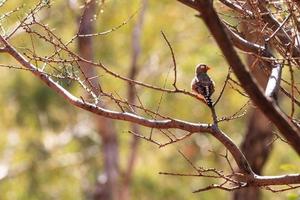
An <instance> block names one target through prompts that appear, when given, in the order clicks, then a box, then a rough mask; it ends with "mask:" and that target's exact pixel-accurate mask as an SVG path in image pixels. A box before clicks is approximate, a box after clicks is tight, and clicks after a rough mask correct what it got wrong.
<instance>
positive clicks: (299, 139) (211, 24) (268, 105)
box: [178, 0, 300, 154]
mask: <svg viewBox="0 0 300 200" xmlns="http://www.w3.org/2000/svg"><path fill="white" fill-rule="evenodd" d="M178 1H179V2H181V3H183V4H185V5H187V6H189V7H191V8H194V9H195V10H197V11H198V12H200V13H201V16H202V19H203V20H204V22H205V23H206V25H207V27H208V28H209V30H210V31H211V33H212V35H213V36H214V38H215V40H216V41H217V44H218V45H219V47H220V49H221V50H222V52H223V54H224V56H225V58H226V60H227V62H228V63H229V65H230V66H231V67H232V69H233V71H234V73H235V74H236V76H237V78H238V79H239V82H240V83H241V85H242V86H243V88H244V89H245V91H246V92H247V93H248V94H249V96H250V97H251V99H252V100H253V101H254V103H255V104H256V105H257V106H258V107H259V108H260V109H261V110H262V112H264V114H265V115H266V116H267V117H268V118H269V119H270V120H271V121H272V122H273V123H274V125H275V126H277V128H278V129H279V130H280V131H281V133H282V135H283V136H284V137H285V138H286V139H287V140H288V141H289V142H290V144H291V145H292V146H293V148H294V149H295V151H297V152H298V154H300V133H299V131H298V128H297V127H295V125H294V124H292V123H291V122H290V121H289V119H288V118H287V117H286V116H285V115H284V114H283V113H282V112H281V111H280V109H279V107H278V106H277V105H276V104H275V103H274V102H272V100H271V99H270V98H268V97H267V98H266V97H265V96H264V93H263V91H262V89H261V88H260V87H259V86H258V85H257V83H256V81H255V80H253V78H252V76H251V74H250V73H249V71H248V69H247V68H246V67H245V66H244V64H243V63H242V61H241V60H240V58H239V57H238V55H237V53H236V51H235V50H234V48H233V46H232V44H231V42H230V40H229V39H228V37H227V34H226V32H225V30H224V29H223V25H222V23H221V21H220V19H219V17H218V15H217V13H216V12H215V10H214V8H213V5H212V3H211V1H204V0H198V1H192V0H178Z"/></svg>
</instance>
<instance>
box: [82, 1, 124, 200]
mask: <svg viewBox="0 0 300 200" xmlns="http://www.w3.org/2000/svg"><path fill="white" fill-rule="evenodd" d="M95 8H96V2H95V0H91V1H89V2H88V3H86V7H85V8H84V12H83V14H82V16H81V18H80V21H81V23H80V24H79V31H78V33H79V34H82V35H84V34H90V33H92V32H93V29H94V28H93V25H94V23H93V22H94V14H95ZM78 48H79V54H80V56H82V57H83V58H85V59H87V60H93V51H94V50H93V41H92V37H79V38H78ZM80 65H81V70H82V71H83V73H84V75H85V77H96V76H97V74H96V72H95V69H94V67H93V66H91V65H89V64H88V63H83V62H82V63H80ZM90 83H91V85H92V86H93V92H94V93H95V94H96V95H97V96H98V95H99V94H100V85H99V79H98V78H93V79H91V80H90ZM101 106H102V107H103V105H101ZM94 120H95V123H96V128H97V132H98V134H99V136H100V137H101V145H102V152H103V162H104V174H103V176H104V179H103V180H105V181H104V182H103V183H98V184H97V186H96V189H95V193H94V199H97V200H116V199H118V193H119V189H118V188H119V187H118V181H119V180H118V178H119V163H118V162H119V150H118V140H117V134H116V130H115V127H114V124H113V122H112V120H110V119H107V118H103V117H100V116H96V115H95V116H94Z"/></svg>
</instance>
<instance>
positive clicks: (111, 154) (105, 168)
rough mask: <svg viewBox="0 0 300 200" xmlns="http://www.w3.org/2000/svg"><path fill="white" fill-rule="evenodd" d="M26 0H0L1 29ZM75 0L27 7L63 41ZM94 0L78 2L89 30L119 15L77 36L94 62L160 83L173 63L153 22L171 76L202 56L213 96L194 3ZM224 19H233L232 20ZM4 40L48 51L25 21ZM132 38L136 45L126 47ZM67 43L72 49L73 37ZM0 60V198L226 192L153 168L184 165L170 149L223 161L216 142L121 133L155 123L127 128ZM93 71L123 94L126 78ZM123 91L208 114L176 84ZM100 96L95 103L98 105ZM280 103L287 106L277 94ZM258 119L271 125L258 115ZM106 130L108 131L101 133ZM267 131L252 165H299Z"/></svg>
mask: <svg viewBox="0 0 300 200" xmlns="http://www.w3.org/2000/svg"><path fill="white" fill-rule="evenodd" d="M37 2H38V1H23V0H13V1H7V2H5V4H4V5H2V6H1V7H0V14H2V13H3V14H4V13H7V12H9V11H11V10H14V9H16V8H19V10H18V11H17V12H16V13H15V14H14V15H11V16H10V17H9V18H5V19H1V27H2V28H3V29H4V30H5V31H7V32H9V31H11V30H13V28H14V27H15V26H17V24H18V22H19V21H20V19H22V18H23V17H24V16H25V15H26V13H28V12H30V9H32V8H33V7H34V5H36V4H37ZM84 5H85V4H84V2H82V1H79V0H78V1H76V0H56V1H51V3H50V4H49V8H47V9H42V10H41V11H40V12H39V13H38V14H37V16H38V17H39V20H40V21H41V22H43V23H44V24H47V25H48V26H49V27H50V28H51V29H52V30H53V32H54V33H55V34H57V35H58V36H59V37H60V38H61V39H62V41H63V42H67V41H69V40H70V39H71V38H72V37H73V36H74V35H75V34H76V33H77V32H78V30H80V25H82V24H80V23H79V22H80V21H82V19H83V17H82V16H83V13H84ZM95 5H96V6H93V8H94V9H93V10H89V11H88V13H89V14H91V16H92V17H90V18H88V19H89V20H90V21H91V22H92V24H93V28H92V29H91V31H90V33H93V32H104V31H107V30H110V29H111V28H113V27H117V26H119V25H121V24H122V23H123V22H126V24H125V25H123V26H122V27H120V28H118V29H117V30H115V31H112V32H111V33H109V34H105V35H100V36H96V37H92V38H91V40H90V41H88V42H91V44H90V45H91V46H92V51H93V53H92V54H93V59H94V60H95V61H101V62H102V63H103V64H105V65H106V66H108V67H109V69H111V70H112V71H115V72H116V73H118V74H121V75H123V76H127V77H129V76H130V75H132V73H130V72H131V71H130V70H132V67H133V65H135V67H136V71H137V72H136V73H135V74H134V76H133V78H135V79H137V80H139V81H142V82H145V83H149V84H152V85H157V86H161V87H166V88H171V87H172V81H173V71H172V70H173V68H172V67H173V64H172V56H171V54H170V50H169V48H168V46H167V44H166V42H165V41H164V39H163V37H162V35H161V31H164V33H165V34H166V36H167V38H168V40H169V41H170V43H171V45H172V48H173V50H174V53H175V57H176V61H177V76H178V77H177V79H178V86H179V87H180V88H184V89H186V90H190V89H189V88H190V81H191V79H192V78H193V76H194V67H195V65H196V64H198V63H206V64H207V65H209V66H211V68H212V69H211V70H210V71H209V74H210V75H211V77H212V78H213V79H214V80H215V82H216V92H215V94H214V96H213V99H216V98H217V96H218V94H219V93H220V91H221V89H222V86H223V84H224V80H225V79H226V76H227V71H228V65H227V63H226V62H225V60H224V58H223V56H222V54H221V53H220V51H219V49H218V47H217V46H216V44H215V42H214V40H213V38H212V37H211V36H210V34H209V32H208V30H207V29H206V27H205V25H204V24H203V23H202V21H201V19H199V18H197V17H195V14H196V13H195V12H194V11H192V10H191V9H189V8H187V7H185V6H183V5H181V4H180V3H178V2H176V1H171V0H162V1H146V0H144V1H138V0H127V1H117V0H108V1H104V0H102V1H96V2H95ZM216 7H217V8H218V11H219V12H222V14H223V17H224V18H226V17H227V16H226V13H227V10H226V8H225V7H223V6H221V5H219V4H216ZM228 12H229V11H228ZM221 16H222V15H221ZM228 20H231V21H232V22H233V23H234V19H230V18H229V19H228ZM137 30H138V31H137ZM83 31H84V30H83ZM88 33H89V32H88ZM32 41H33V42H34V44H32ZM10 42H11V43H12V44H13V45H14V46H15V47H16V48H17V49H18V50H20V51H23V52H24V51H26V48H32V46H33V45H34V49H35V51H36V52H38V54H39V55H51V52H49V51H50V50H49V47H48V46H47V45H43V42H41V41H40V40H35V39H33V40H32V39H30V36H29V35H28V34H27V33H26V32H25V31H23V32H22V31H19V32H17V33H16V34H14V36H13V38H11V39H10ZM83 42H84V41H83ZM134 44H137V45H138V46H139V48H140V49H139V53H138V54H137V57H136V58H134V55H135V53H134V52H135V50H134ZM69 47H70V48H71V49H72V50H73V51H75V52H77V53H79V54H81V55H84V53H83V54H82V51H81V49H80V47H81V46H80V41H75V42H73V43H72V44H71V45H70V46H69ZM241 56H242V57H243V59H244V61H245V62H247V57H246V55H244V54H242V53H241ZM0 61H1V63H2V64H6V65H16V62H15V61H14V60H13V59H12V58H11V57H9V56H8V55H5V54H1V55H0ZM0 70H1V71H0V80H1V84H0V93H1V95H0V133H1V137H0V191H1V199H10V200H11V199H117V197H116V191H119V190H121V191H122V193H121V194H123V195H124V196H123V199H133V200H150V199H165V200H167V199H169V200H171V199H172V200H182V199H186V200H188V199H231V198H233V194H232V193H229V192H224V191H220V190H213V191H208V192H203V193H197V194H194V193H192V191H194V190H196V189H199V188H201V187H205V186H207V185H208V184H211V183H214V181H215V180H212V179H208V178H202V177H181V176H165V175H159V172H178V173H192V172H193V169H192V167H191V166H190V165H189V163H188V162H187V161H186V160H185V159H184V158H183V157H182V156H181V155H180V153H179V152H178V151H179V150H180V151H181V152H183V153H184V155H186V156H187V157H188V158H189V159H190V160H191V161H193V162H194V163H195V165H197V166H202V167H206V168H210V167H213V168H216V169H220V170H224V171H226V170H229V169H230V168H229V166H228V164H227V162H226V160H225V159H224V158H222V157H220V156H218V155H217V154H216V153H214V152H217V153H222V154H224V153H225V149H224V147H223V146H222V145H221V144H220V143H219V142H218V141H216V140H215V139H214V138H212V137H209V136H208V135H206V134H198V135H193V136H192V137H190V138H188V139H185V140H183V141H181V142H179V143H175V144H172V145H170V146H166V147H164V148H158V147H157V146H156V145H155V144H153V143H150V142H147V141H145V140H138V139H137V138H134V137H133V135H132V134H130V133H128V131H129V130H132V129H138V131H139V132H140V133H143V134H149V133H151V132H152V131H153V132H154V133H157V132H156V130H151V129H149V128H145V127H135V126H134V127H133V126H132V125H131V124H129V123H127V122H121V121H110V122H107V121H105V122H103V121H101V120H102V119H99V118H97V117H96V116H95V115H93V114H91V113H88V112H87V111H84V110H81V109H78V108H76V107H74V106H72V105H70V104H68V102H66V101H65V100H64V99H63V98H61V97H59V96H57V95H56V94H55V93H54V92H52V91H51V90H50V89H49V88H47V86H46V85H44V84H43V83H41V82H40V81H39V80H38V79H36V78H35V77H33V75H32V74H31V73H30V72H28V71H25V70H16V69H12V68H7V67H1V68H0ZM93 73H98V72H97V71H96V72H93ZM99 73H100V74H98V75H99V76H100V78H99V80H100V83H101V86H103V87H104V88H105V90H108V91H112V93H117V94H118V95H120V96H121V97H124V98H128V97H127V96H126V95H127V93H128V90H129V89H128V88H129V86H128V85H127V84H126V83H124V82H121V81H119V80H115V79H111V77H109V76H107V75H106V74H104V73H102V74H101V72H99ZM64 84H65V85H66V87H67V88H68V89H69V90H70V91H72V92H73V93H74V94H76V95H77V96H80V95H84V91H83V90H82V89H81V88H80V87H78V86H76V85H72V84H68V83H64ZM237 87H238V86H235V85H232V86H228V87H227V89H226V90H225V92H224V95H223V97H222V99H221V100H220V102H219V103H218V105H217V107H216V110H217V113H218V116H219V117H223V116H230V115H232V114H234V113H236V112H237V111H238V110H239V109H240V108H241V107H242V106H243V105H244V104H245V103H246V102H247V101H248V99H247V97H245V96H243V95H241V94H240V93H239V92H238V91H237V90H238V88H237ZM134 91H137V92H138V95H139V98H140V100H141V101H142V102H143V105H144V106H145V107H147V108H149V109H152V110H156V109H157V108H158V107H159V111H160V113H162V114H165V115H167V116H172V117H174V118H178V119H182V120H187V121H191V122H203V123H210V122H211V120H212V119H211V115H210V112H209V109H207V107H206V106H205V105H204V104H203V103H199V102H198V101H196V100H195V99H192V98H190V97H187V96H185V95H180V94H162V93H161V92H157V91H153V90H149V89H145V88H136V89H135V90H134ZM134 96H135V95H134ZM134 101H137V100H136V99H135V100H134ZM110 103H111V102H109V101H106V100H104V102H103V104H105V105H106V106H108V107H110ZM281 103H282V105H283V106H286V107H288V106H289V104H288V103H287V102H285V100H284V99H282V100H281ZM253 107H254V106H247V107H245V109H243V111H244V110H246V112H247V113H246V114H245V115H244V116H243V117H241V118H238V119H236V120H232V121H229V122H226V121H225V122H223V123H221V124H220V126H221V128H222V130H223V131H224V132H225V133H227V134H228V135H229V136H230V137H231V138H233V140H234V141H235V143H236V144H241V143H242V142H243V141H244V139H245V135H246V133H247V130H248V128H249V126H250V125H249V123H250V122H251V115H252V113H255V111H253V110H252V109H253ZM297 114H298V113H297ZM103 123H105V124H106V125H107V126H105V125H103ZM101 124H102V125H101ZM262 126H263V127H267V129H268V130H270V131H271V132H272V129H271V128H270V125H269V124H268V122H264V123H263V124H262ZM105 131H106V132H105ZM107 131H108V132H109V134H106V133H107ZM172 131H174V132H176V131H178V130H172ZM158 139H159V137H158ZM273 140H274V137H273V136H271V137H268V138H267V139H266V143H264V146H265V147H266V148H267V151H268V155H267V156H266V157H264V159H265V160H266V161H265V162H263V167H262V168H261V169H260V170H261V172H262V174H264V175H279V174H284V173H299V172H300V167H299V157H298V156H297V154H296V153H295V152H294V151H293V150H292V149H291V148H289V146H288V145H287V144H286V143H284V142H280V140H276V141H275V142H272V141H273ZM266 144H267V145H266ZM258 162H260V161H258ZM299 192H300V190H299V189H298V190H294V191H288V192H282V193H276V194H275V193H271V192H269V191H265V190H264V191H262V196H261V199H291V200H292V199H299Z"/></svg>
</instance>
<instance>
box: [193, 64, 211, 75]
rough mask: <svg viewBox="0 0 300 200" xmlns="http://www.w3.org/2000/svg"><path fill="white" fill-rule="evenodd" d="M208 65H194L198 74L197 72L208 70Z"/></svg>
mask: <svg viewBox="0 0 300 200" xmlns="http://www.w3.org/2000/svg"><path fill="white" fill-rule="evenodd" d="M209 69H210V67H208V66H207V65H206V64H198V65H197V66H196V74H199V73H206V72H207V70H209Z"/></svg>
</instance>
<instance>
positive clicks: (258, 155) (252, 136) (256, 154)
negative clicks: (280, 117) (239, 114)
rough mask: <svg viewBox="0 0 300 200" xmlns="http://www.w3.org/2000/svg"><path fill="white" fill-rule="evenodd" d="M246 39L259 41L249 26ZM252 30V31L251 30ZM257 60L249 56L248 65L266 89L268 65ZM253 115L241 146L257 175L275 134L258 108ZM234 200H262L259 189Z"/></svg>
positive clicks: (238, 193)
mask: <svg viewBox="0 0 300 200" xmlns="http://www.w3.org/2000/svg"><path fill="white" fill-rule="evenodd" d="M243 28H244V33H247V34H245V36H246V38H247V39H249V40H250V41H251V39H252V41H256V42H259V41H257V38H256V37H257V35H259V34H255V32H254V33H253V34H250V33H251V30H254V29H252V28H253V27H252V28H251V27H248V26H243ZM250 29H251V30H250ZM254 59H255V58H254V57H253V56H250V55H249V56H248V65H249V66H252V65H253V64H254V65H253V66H252V67H251V72H252V74H253V76H254V77H255V78H256V80H257V81H258V83H259V84H260V85H261V86H262V87H263V88H265V87H266V85H267V81H268V76H267V75H266V74H265V73H263V72H262V69H261V66H262V65H264V64H266V63H261V62H257V64H255V62H256V61H255V60H254ZM251 112H252V115H251V117H250V120H249V124H248V130H247V132H246V135H245V137H244V140H243V142H242V144H241V150H242V152H243V153H244V154H245V156H246V158H247V160H248V161H249V164H250V165H251V167H252V169H253V171H254V172H255V173H257V174H261V173H262V169H263V167H264V165H265V163H266V161H267V159H268V157H269V155H270V152H271V148H272V145H270V144H269V143H270V141H271V140H272V137H273V133H272V130H273V129H272V127H271V126H270V121H269V120H268V119H267V118H266V117H265V116H264V114H263V113H262V112H261V111H260V110H259V109H257V108H254V109H252V111H251ZM233 199H234V200H259V199H261V194H260V189H259V188H253V187H249V188H245V189H241V190H237V191H235V192H234V194H233Z"/></svg>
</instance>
